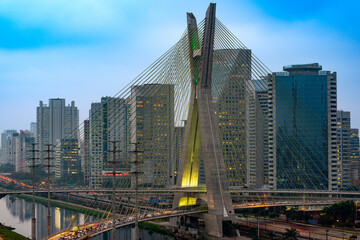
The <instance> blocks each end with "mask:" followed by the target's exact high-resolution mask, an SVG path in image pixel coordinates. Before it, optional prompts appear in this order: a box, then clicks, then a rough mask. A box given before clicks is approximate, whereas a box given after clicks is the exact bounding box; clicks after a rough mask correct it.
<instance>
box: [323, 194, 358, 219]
mask: <svg viewBox="0 0 360 240" xmlns="http://www.w3.org/2000/svg"><path fill="white" fill-rule="evenodd" d="M321 216H324V217H323V218H325V216H326V218H329V219H330V221H324V222H325V223H327V222H332V223H336V222H339V223H341V224H345V223H347V222H349V223H354V221H355V203H354V201H352V200H346V201H341V202H338V203H335V204H333V205H331V206H329V207H325V208H324V209H323V210H322V213H321V215H320V217H321ZM319 220H320V219H319ZM326 220H328V219H326ZM325 225H326V224H325Z"/></svg>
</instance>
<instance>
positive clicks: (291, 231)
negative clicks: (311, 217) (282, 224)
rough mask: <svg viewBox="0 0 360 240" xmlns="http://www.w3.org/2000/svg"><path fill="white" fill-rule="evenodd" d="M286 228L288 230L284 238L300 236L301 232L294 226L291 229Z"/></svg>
mask: <svg viewBox="0 0 360 240" xmlns="http://www.w3.org/2000/svg"><path fill="white" fill-rule="evenodd" d="M285 230H286V232H285V233H284V234H283V236H284V240H286V239H289V240H296V239H298V237H299V236H300V234H299V232H298V231H296V229H295V228H293V227H291V229H285Z"/></svg>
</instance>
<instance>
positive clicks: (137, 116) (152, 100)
mask: <svg viewBox="0 0 360 240" xmlns="http://www.w3.org/2000/svg"><path fill="white" fill-rule="evenodd" d="M130 104H131V117H132V119H131V129H132V131H131V140H132V142H134V143H135V142H137V143H139V146H138V149H139V150H142V151H143V153H142V154H139V156H138V157H139V161H142V162H143V164H141V165H140V166H139V169H141V171H142V172H143V174H142V175H140V176H139V185H143V186H153V187H165V186H168V185H169V184H171V175H172V170H171V168H172V163H171V161H170V159H172V147H173V142H172V141H173V136H174V86H173V85H167V84H145V85H138V86H133V87H132V88H131V96H130Z"/></svg>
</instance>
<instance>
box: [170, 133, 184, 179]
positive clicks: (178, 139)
mask: <svg viewBox="0 0 360 240" xmlns="http://www.w3.org/2000/svg"><path fill="white" fill-rule="evenodd" d="M184 130H185V128H184V127H175V130H174V141H173V146H172V154H173V157H172V161H171V163H172V164H173V166H172V167H171V169H172V176H171V177H172V183H171V184H172V185H176V181H177V177H178V174H179V164H180V158H181V149H182V142H183V135H184Z"/></svg>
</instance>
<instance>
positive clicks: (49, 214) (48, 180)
mask: <svg viewBox="0 0 360 240" xmlns="http://www.w3.org/2000/svg"><path fill="white" fill-rule="evenodd" d="M46 146H47V150H45V152H47V158H45V159H47V165H45V166H46V167H47V172H48V177H47V190H48V200H47V203H48V216H47V236H48V237H50V236H51V208H50V188H51V185H50V167H52V166H51V165H50V160H52V159H54V158H53V157H51V156H50V155H51V153H52V152H54V150H51V149H50V148H51V147H52V144H46Z"/></svg>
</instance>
